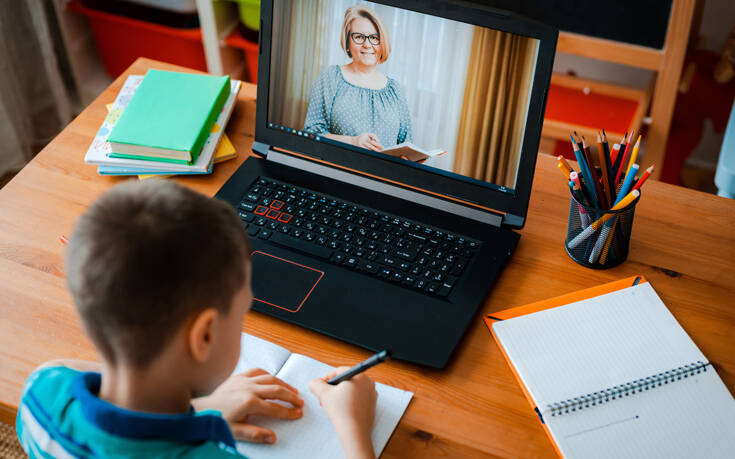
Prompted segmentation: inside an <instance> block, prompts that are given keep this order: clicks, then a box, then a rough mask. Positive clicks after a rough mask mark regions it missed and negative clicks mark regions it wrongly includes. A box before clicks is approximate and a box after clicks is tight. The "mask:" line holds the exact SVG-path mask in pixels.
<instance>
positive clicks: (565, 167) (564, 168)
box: [556, 155, 574, 180]
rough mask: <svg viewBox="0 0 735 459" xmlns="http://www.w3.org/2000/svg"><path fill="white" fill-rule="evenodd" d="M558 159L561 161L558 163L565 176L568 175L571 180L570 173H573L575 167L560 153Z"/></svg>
mask: <svg viewBox="0 0 735 459" xmlns="http://www.w3.org/2000/svg"><path fill="white" fill-rule="evenodd" d="M556 159H557V160H558V161H559V163H558V164H557V165H556V166H557V167H558V168H559V170H560V171H561V173H562V174H564V176H566V178H567V180H569V174H571V173H572V172H573V171H574V169H572V167H571V166H570V165H569V163H568V162H567V160H566V159H564V157H563V156H562V155H559V156H557V157H556Z"/></svg>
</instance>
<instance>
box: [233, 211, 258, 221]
mask: <svg viewBox="0 0 735 459" xmlns="http://www.w3.org/2000/svg"><path fill="white" fill-rule="evenodd" d="M237 215H239V216H240V219H242V220H244V221H246V222H251V221H253V219H254V218H255V215H253V214H249V213H247V212H238V213H237Z"/></svg>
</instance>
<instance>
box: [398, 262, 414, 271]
mask: <svg viewBox="0 0 735 459" xmlns="http://www.w3.org/2000/svg"><path fill="white" fill-rule="evenodd" d="M398 267H399V268H401V269H402V270H404V271H408V270H409V269H411V265H409V264H408V263H406V262H405V261H402V262H400V263H398Z"/></svg>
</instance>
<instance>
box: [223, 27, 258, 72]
mask: <svg viewBox="0 0 735 459" xmlns="http://www.w3.org/2000/svg"><path fill="white" fill-rule="evenodd" d="M225 43H226V44H227V45H229V46H232V47H233V48H239V49H241V50H242V52H243V54H244V55H245V69H246V70H247V72H246V75H245V81H249V82H250V83H257V82H258V43H256V42H252V41H250V40H247V39H245V37H243V36H242V34H241V33H240V30H239V28H238V27H235V29H234V30H233V31H232V33H231V34H230V35H228V36H227V38H225Z"/></svg>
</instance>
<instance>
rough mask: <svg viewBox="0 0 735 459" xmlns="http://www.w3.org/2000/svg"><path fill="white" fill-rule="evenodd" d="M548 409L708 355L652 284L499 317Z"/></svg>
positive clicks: (536, 396)
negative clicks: (521, 314)
mask: <svg viewBox="0 0 735 459" xmlns="http://www.w3.org/2000/svg"><path fill="white" fill-rule="evenodd" d="M493 330H494V331H495V334H496V335H497V337H498V339H499V340H500V342H501V343H502V345H503V347H504V348H505V352H506V353H507V354H508V357H509V358H510V360H511V362H512V363H513V366H514V367H515V369H516V371H517V372H518V374H519V376H520V377H521V379H523V381H524V383H525V385H526V388H527V389H528V391H529V392H530V394H531V396H532V397H533V400H534V402H535V403H536V405H537V406H538V409H539V410H540V411H541V412H544V411H546V410H547V409H548V407H547V405H550V404H552V403H556V402H561V401H564V400H568V399H571V398H574V397H578V396H583V395H586V394H590V393H592V392H596V391H600V390H603V389H607V388H610V387H613V386H617V385H619V384H624V383H627V382H632V381H634V380H637V379H641V378H645V377H647V376H653V375H656V374H658V373H662V372H664V371H667V370H672V369H675V368H678V367H681V366H684V365H687V364H690V363H693V362H698V361H702V362H707V359H706V357H705V356H704V355H703V354H702V353H701V352H700V351H699V349H698V348H697V346H696V345H695V344H694V342H693V341H692V340H691V338H689V336H688V335H687V334H686V332H685V331H684V329H682V328H681V326H680V325H679V323H678V322H677V321H676V319H674V316H673V315H671V313H670V312H669V310H668V309H667V308H666V306H665V305H664V304H663V302H662V301H661V299H660V298H659V297H658V295H657V294H656V292H655V291H654V290H653V287H651V284H649V283H647V282H646V283H643V284H639V285H637V286H635V287H628V288H626V289H623V290H619V291H616V292H612V293H608V294H606V295H601V296H598V297H595V298H590V299H587V300H583V301H579V302H576V303H571V304H569V305H566V306H560V307H557V308H552V309H547V310H545V311H540V312H536V313H533V314H528V315H525V316H521V317H516V318H513V319H509V320H505V321H502V322H497V323H495V324H493Z"/></svg>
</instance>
